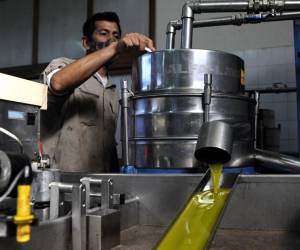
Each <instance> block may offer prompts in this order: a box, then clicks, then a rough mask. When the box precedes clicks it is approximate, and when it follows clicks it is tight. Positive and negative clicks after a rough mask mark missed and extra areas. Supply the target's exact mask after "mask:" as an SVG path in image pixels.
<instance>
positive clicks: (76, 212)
mask: <svg viewBox="0 0 300 250" xmlns="http://www.w3.org/2000/svg"><path fill="white" fill-rule="evenodd" d="M49 187H50V220H51V219H56V218H58V217H59V207H60V198H61V197H60V194H61V193H62V192H68V193H71V195H72V245H73V248H72V249H73V250H85V249H86V188H85V186H84V185H83V184H66V183H61V182H52V183H50V185H49Z"/></svg>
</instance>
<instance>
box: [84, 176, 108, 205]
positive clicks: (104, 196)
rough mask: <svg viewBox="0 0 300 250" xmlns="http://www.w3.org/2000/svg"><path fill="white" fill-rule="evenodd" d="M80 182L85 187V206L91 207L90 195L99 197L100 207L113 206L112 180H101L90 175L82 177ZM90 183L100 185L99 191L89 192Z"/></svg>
mask: <svg viewBox="0 0 300 250" xmlns="http://www.w3.org/2000/svg"><path fill="white" fill-rule="evenodd" d="M80 182H81V183H82V184H84V185H85V187H86V193H85V195H86V198H85V199H86V207H87V209H90V208H91V197H99V198H101V208H110V209H112V208H113V180H112V179H108V180H102V179H95V178H90V177H83V178H81V179H80ZM91 184H96V185H99V186H100V187H101V191H100V193H92V192H91Z"/></svg>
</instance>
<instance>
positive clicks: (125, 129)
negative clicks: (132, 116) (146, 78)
mask: <svg viewBox="0 0 300 250" xmlns="http://www.w3.org/2000/svg"><path fill="white" fill-rule="evenodd" d="M121 84H122V132H123V133H122V159H123V165H124V166H128V165H129V145H128V84H127V81H125V80H123V81H121Z"/></svg>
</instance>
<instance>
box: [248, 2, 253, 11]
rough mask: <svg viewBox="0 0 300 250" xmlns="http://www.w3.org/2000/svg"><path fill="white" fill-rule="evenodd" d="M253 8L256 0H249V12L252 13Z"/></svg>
mask: <svg viewBox="0 0 300 250" xmlns="http://www.w3.org/2000/svg"><path fill="white" fill-rule="evenodd" d="M253 8H254V0H249V3H248V9H249V10H248V13H251V12H252V11H253Z"/></svg>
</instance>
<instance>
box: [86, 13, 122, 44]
mask: <svg viewBox="0 0 300 250" xmlns="http://www.w3.org/2000/svg"><path fill="white" fill-rule="evenodd" d="M96 21H109V22H115V23H116V24H117V25H118V28H119V32H120V34H121V33H122V31H121V26H120V19H119V17H118V15H117V14H116V13H115V12H100V13H96V14H94V15H93V16H91V17H90V18H88V19H87V20H86V21H85V23H84V24H83V35H84V36H86V37H87V38H88V39H89V40H90V41H91V40H92V35H93V32H94V30H95V28H96V27H95V22H96Z"/></svg>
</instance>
